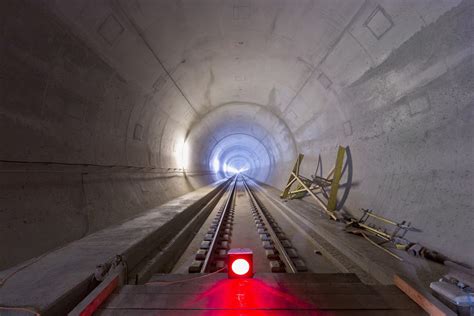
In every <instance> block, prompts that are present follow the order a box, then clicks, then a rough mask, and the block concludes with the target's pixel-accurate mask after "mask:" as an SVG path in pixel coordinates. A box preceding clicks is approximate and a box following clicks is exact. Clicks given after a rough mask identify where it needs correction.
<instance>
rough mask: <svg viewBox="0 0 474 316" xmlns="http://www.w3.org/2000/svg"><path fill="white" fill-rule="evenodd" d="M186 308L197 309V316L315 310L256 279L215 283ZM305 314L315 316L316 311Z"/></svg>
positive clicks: (296, 298)
mask: <svg viewBox="0 0 474 316" xmlns="http://www.w3.org/2000/svg"><path fill="white" fill-rule="evenodd" d="M185 305H186V308H195V309H199V310H200V313H199V314H200V315H209V314H212V315H216V314H219V315H221V314H222V315H223V314H225V315H229V314H236V315H268V314H272V315H276V314H278V315H292V310H297V309H299V310H301V309H303V310H305V309H309V308H314V307H315V306H314V305H313V304H311V303H308V302H305V301H303V300H301V299H299V298H298V297H296V296H294V295H292V294H290V293H286V292H283V291H282V290H281V289H280V288H277V287H273V286H270V285H269V284H266V283H265V281H263V280H259V279H225V280H220V281H217V282H216V284H215V285H214V286H213V287H212V288H210V289H209V290H207V291H205V292H204V293H202V294H199V295H197V297H195V299H194V300H192V301H190V302H186V303H185ZM206 309H208V310H207V311H206ZM307 312H308V314H310V315H317V313H315V311H309V310H308V311H307Z"/></svg>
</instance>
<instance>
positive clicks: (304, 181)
mask: <svg viewBox="0 0 474 316" xmlns="http://www.w3.org/2000/svg"><path fill="white" fill-rule="evenodd" d="M345 151H346V148H345V147H342V146H339V149H338V152H337V157H336V163H335V166H334V168H332V169H331V171H330V172H329V174H328V176H327V177H326V178H322V177H317V176H316V175H315V177H314V179H313V180H310V179H308V178H306V177H304V176H302V175H300V174H299V172H300V167H301V163H302V161H303V158H304V155H303V154H299V155H298V157H297V159H296V161H295V164H294V165H293V169H292V172H291V174H290V177H289V179H288V182H287V184H286V186H285V188H284V189H283V192H282V193H281V195H280V197H281V198H282V199H295V198H302V197H304V196H305V195H306V194H309V195H310V196H311V197H313V198H314V199H315V200H316V202H317V203H318V204H319V205H320V206H321V207H322V208H323V210H324V212H326V214H328V215H329V216H330V217H331V218H332V219H334V220H337V217H336V215H335V213H334V211H335V210H336V206H337V191H338V189H339V182H340V180H341V176H342V166H343V163H344V155H345ZM331 176H333V177H332V179H330V177H331ZM317 180H319V181H317ZM295 183H297V186H296V189H293V190H292V186H293V185H294V184H295ZM322 183H327V184H330V186H331V190H330V192H329V199H328V202H327V204H326V203H325V201H323V199H321V198H320V197H319V196H317V195H316V194H315V193H320V192H326V191H325V190H324V186H325V184H322ZM316 190H319V192H313V191H316Z"/></svg>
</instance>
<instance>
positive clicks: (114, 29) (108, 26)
mask: <svg viewBox="0 0 474 316" xmlns="http://www.w3.org/2000/svg"><path fill="white" fill-rule="evenodd" d="M123 31H125V29H124V28H123V26H122V24H120V22H119V21H118V20H117V19H116V18H115V17H114V16H113V15H109V16H108V17H107V18H106V19H105V21H104V22H103V23H102V24H101V25H100V27H99V30H98V32H99V34H100V35H101V36H102V37H103V38H104V40H105V41H106V42H107V43H109V44H110V45H113V44H114V43H115V41H116V40H117V39H118V38H119V36H120V35H121V34H122V33H123Z"/></svg>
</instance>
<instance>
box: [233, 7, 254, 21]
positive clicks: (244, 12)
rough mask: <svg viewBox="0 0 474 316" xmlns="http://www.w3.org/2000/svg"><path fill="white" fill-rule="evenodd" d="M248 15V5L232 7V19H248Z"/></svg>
mask: <svg viewBox="0 0 474 316" xmlns="http://www.w3.org/2000/svg"><path fill="white" fill-rule="evenodd" d="M249 17H250V7H234V19H236V20H240V19H248V18H249Z"/></svg>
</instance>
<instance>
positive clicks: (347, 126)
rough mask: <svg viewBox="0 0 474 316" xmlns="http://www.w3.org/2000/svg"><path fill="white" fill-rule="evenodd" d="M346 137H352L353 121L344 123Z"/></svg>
mask: <svg viewBox="0 0 474 316" xmlns="http://www.w3.org/2000/svg"><path fill="white" fill-rule="evenodd" d="M344 135H346V136H351V135H352V124H351V121H345V122H344Z"/></svg>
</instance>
